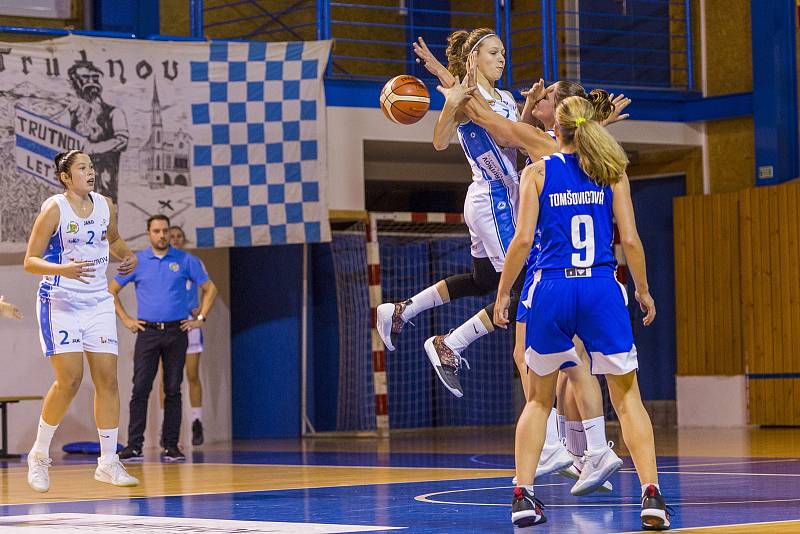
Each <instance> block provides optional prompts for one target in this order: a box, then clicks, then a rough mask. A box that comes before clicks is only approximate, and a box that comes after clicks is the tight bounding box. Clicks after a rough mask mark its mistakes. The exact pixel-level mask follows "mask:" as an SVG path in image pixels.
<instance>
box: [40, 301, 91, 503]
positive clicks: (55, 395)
mask: <svg viewBox="0 0 800 534" xmlns="http://www.w3.org/2000/svg"><path fill="white" fill-rule="evenodd" d="M78 309H79V307H78V306H77V304H76V303H75V302H73V301H70V300H66V299H52V298H48V297H46V296H42V297H41V298H37V299H36V316H37V319H38V322H39V342H40V343H41V346H42V352H43V353H44V355H45V356H46V357H47V358H48V359H49V360H50V365H51V366H52V367H53V371H54V374H55V380H54V381H53V384H52V385H51V386H50V389H49V390H48V392H47V395H45V398H44V403H43V405H42V412H41V415H40V416H39V425H38V428H37V431H36V441H35V442H34V444H33V447H31V451H30V453H29V454H28V485H30V487H31V488H32V489H33V490H34V491H38V492H45V491H48V490H49V489H50V476H49V471H48V470H49V467H50V443H51V442H52V441H53V435H54V434H55V432H56V429H57V428H58V425H59V424H60V423H61V420H62V419H63V418H64V414H65V413H67V409H68V408H69V405H70V403H71V402H72V399H74V398H75V395H76V394H77V393H78V388H80V385H81V381H82V380H83V344H82V340H81V335H80V327H79V323H78V318H77V313H78Z"/></svg>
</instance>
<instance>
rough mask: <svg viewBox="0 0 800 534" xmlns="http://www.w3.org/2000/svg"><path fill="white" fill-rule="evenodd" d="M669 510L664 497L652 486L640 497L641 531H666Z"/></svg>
mask: <svg viewBox="0 0 800 534" xmlns="http://www.w3.org/2000/svg"><path fill="white" fill-rule="evenodd" d="M668 529H669V509H668V508H667V503H666V502H665V501H664V496H663V495H661V492H660V491H658V488H657V487H655V486H654V485H653V484H650V485H649V486H647V489H645V490H644V494H643V495H642V530H668Z"/></svg>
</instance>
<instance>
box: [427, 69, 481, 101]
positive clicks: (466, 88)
mask: <svg viewBox="0 0 800 534" xmlns="http://www.w3.org/2000/svg"><path fill="white" fill-rule="evenodd" d="M477 87H478V86H477V85H472V86H470V85H469V75H467V76H464V79H463V80H461V83H457V84H455V85H454V86H453V87H448V88H446V89H445V88H444V87H442V86H441V85H438V86H436V90H437V91H439V92H440V93H442V94H443V95H444V98H445V100H447V101H448V102H450V104H451V105H452V106H455V107H460V106H462V105H463V104H465V103H466V102H467V101H468V100H469V99H470V98H471V95H472V92H473V91H475V89H477Z"/></svg>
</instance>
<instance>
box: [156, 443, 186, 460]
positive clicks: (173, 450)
mask: <svg viewBox="0 0 800 534" xmlns="http://www.w3.org/2000/svg"><path fill="white" fill-rule="evenodd" d="M161 461H162V462H185V461H186V455H185V454H183V453H182V452H181V450H180V449H179V448H178V447H177V446H175V447H164V450H162V451H161Z"/></svg>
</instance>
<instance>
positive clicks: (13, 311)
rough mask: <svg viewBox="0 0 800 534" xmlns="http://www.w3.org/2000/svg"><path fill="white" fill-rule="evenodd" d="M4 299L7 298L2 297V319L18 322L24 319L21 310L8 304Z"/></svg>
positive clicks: (0, 301) (0, 315)
mask: <svg viewBox="0 0 800 534" xmlns="http://www.w3.org/2000/svg"><path fill="white" fill-rule="evenodd" d="M4 299H5V297H3V296H2V295H0V317H7V318H8V319H17V320H19V319H22V312H21V311H19V308H17V307H16V306H14V305H13V304H11V303H10V302H6V301H5V300H4Z"/></svg>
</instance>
